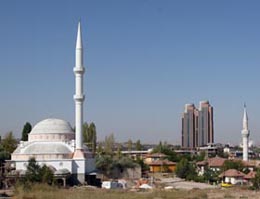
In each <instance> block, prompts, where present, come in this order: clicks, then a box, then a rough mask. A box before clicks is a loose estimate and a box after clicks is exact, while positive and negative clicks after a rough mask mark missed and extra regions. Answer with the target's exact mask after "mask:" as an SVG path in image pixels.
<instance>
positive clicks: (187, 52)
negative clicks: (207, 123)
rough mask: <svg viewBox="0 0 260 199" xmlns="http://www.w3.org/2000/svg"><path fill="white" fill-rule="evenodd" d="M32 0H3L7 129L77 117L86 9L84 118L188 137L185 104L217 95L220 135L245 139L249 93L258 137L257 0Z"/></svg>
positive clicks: (123, 136)
mask: <svg viewBox="0 0 260 199" xmlns="http://www.w3.org/2000/svg"><path fill="white" fill-rule="evenodd" d="M25 2H26V3H24V2H23V3H22V2H18V1H11V2H10V1H1V2H0V23H1V26H2V28H1V31H0V35H1V37H0V42H1V46H0V54H1V59H0V66H1V69H2V72H1V76H0V89H1V91H2V92H1V94H0V97H1V99H2V100H1V102H2V103H0V110H2V111H1V112H2V114H0V121H1V125H0V133H1V135H3V134H5V133H6V132H8V131H13V132H14V133H15V135H16V136H20V134H21V131H22V128H23V125H24V124H25V122H26V121H28V122H30V123H31V124H32V125H35V124H36V123H37V122H38V121H40V120H42V119H45V118H49V117H54V118H62V119H65V120H66V121H69V122H70V123H71V125H72V126H74V106H73V104H74V101H73V94H74V84H73V83H74V74H73V67H74V65H75V64H74V48H75V44H76V40H75V36H76V31H77V23H78V20H79V19H81V23H82V32H83V34H82V36H83V42H84V46H85V52H84V59H85V64H84V65H85V68H86V73H85V82H84V87H85V90H84V92H85V94H86V101H85V103H84V107H85V110H84V121H88V122H91V121H93V122H95V124H96V126H97V133H98V139H99V140H100V139H104V137H105V136H106V135H109V134H111V133H114V135H115V138H116V140H118V141H127V140H128V139H129V138H132V139H133V140H137V139H140V140H141V141H142V142H143V143H147V142H153V143H158V142H159V140H162V141H168V143H172V144H177V143H179V144H180V143H181V114H182V112H183V110H184V105H185V104H186V103H194V104H195V105H196V106H198V103H199V101H202V100H209V102H210V104H211V105H212V106H213V107H214V130H215V141H216V142H222V143H227V142H231V143H234V144H238V142H241V140H242V138H241V129H242V117H243V103H244V102H246V103H247V108H248V114H249V128H250V130H251V135H250V138H251V139H253V140H254V141H256V142H257V143H258V144H259V143H260V139H259V138H258V136H257V135H258V131H259V130H260V126H259V124H258V122H257V119H258V117H257V116H258V114H257V113H258V112H259V111H260V105H258V103H257V102H258V101H259V99H260V94H259V93H258V92H257V88H258V87H257V86H258V85H259V83H260V79H259V78H258V76H257V74H259V72H260V71H259V67H258V66H259V63H260V59H259V56H258V55H259V53H258V52H259V50H260V45H259V44H260V41H259V35H260V28H259V26H258V20H257V19H259V17H260V13H259V12H258V10H259V8H260V3H258V2H257V1H252V2H251V3H250V4H249V3H245V2H243V1H230V2H225V1H218V3H216V2H207V1H197V2H196V3H195V2H191V1H187V2H188V3H185V2H171V1H163V2H160V3H159V1H158V2H155V1H146V0H144V1H124V3H123V2H120V1H109V2H105V1H76V2H71V1H63V4H62V6H60V4H59V3H53V2H51V1H44V2H37V3H35V2H33V1H25ZM57 10H58V12H57ZM10 13H13V14H12V15H10ZM158 135H160V136H161V139H160V138H159V139H158Z"/></svg>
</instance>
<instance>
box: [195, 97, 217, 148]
mask: <svg viewBox="0 0 260 199" xmlns="http://www.w3.org/2000/svg"><path fill="white" fill-rule="evenodd" d="M198 121H199V124H198V146H205V145H207V144H208V143H214V123H213V107H212V106H211V105H210V104H209V102H208V101H201V102H200V107H199V118H198Z"/></svg>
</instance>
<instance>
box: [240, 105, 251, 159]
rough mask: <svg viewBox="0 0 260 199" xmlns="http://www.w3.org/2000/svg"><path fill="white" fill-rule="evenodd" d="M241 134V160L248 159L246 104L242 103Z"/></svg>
mask: <svg viewBox="0 0 260 199" xmlns="http://www.w3.org/2000/svg"><path fill="white" fill-rule="evenodd" d="M241 134H242V143H243V160H244V161H248V137H249V134H250V131H249V129H248V116H247V111H246V105H244V116H243V130H242V132H241Z"/></svg>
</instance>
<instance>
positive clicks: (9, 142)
mask: <svg viewBox="0 0 260 199" xmlns="http://www.w3.org/2000/svg"><path fill="white" fill-rule="evenodd" d="M1 144H2V147H3V150H4V151H5V152H8V153H10V154H11V153H13V151H14V150H15V149H16V147H17V140H16V139H15V137H14V136H13V133H12V132H9V133H7V134H6V135H5V137H4V139H2V141H1Z"/></svg>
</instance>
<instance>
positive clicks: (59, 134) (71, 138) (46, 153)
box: [11, 22, 95, 184]
mask: <svg viewBox="0 0 260 199" xmlns="http://www.w3.org/2000/svg"><path fill="white" fill-rule="evenodd" d="M73 71H74V74H75V95H74V101H75V132H74V131H73V130H72V127H71V125H70V124H69V123H68V122H66V121H64V120H61V119H54V118H49V119H45V120H43V121H40V122H39V123H37V124H36V125H35V126H34V127H33V129H32V131H31V132H30V134H29V136H28V141H21V142H20V144H19V145H18V147H17V148H16V150H15V151H14V152H13V153H12V156H11V161H12V162H13V164H14V167H15V169H16V171H20V173H22V172H25V170H26V167H27V164H28V160H29V159H30V158H31V157H34V158H35V159H36V161H37V162H38V163H39V164H40V165H43V164H45V165H47V166H49V167H50V168H52V169H53V171H54V175H62V174H64V175H66V174H69V175H70V176H72V178H73V180H74V182H76V183H81V184H82V183H84V182H85V181H86V175H87V174H89V173H90V172H91V171H93V170H94V169H95V162H94V157H93V155H92V153H91V152H89V151H88V148H87V147H86V146H85V145H84V144H83V140H82V137H83V136H82V125H83V103H84V99H85V96H84V94H83V75H84V72H85V68H84V65H83V45H82V35H81V25H80V22H79V24H78V32H77V42H76V64H75V67H74V69H73Z"/></svg>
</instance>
